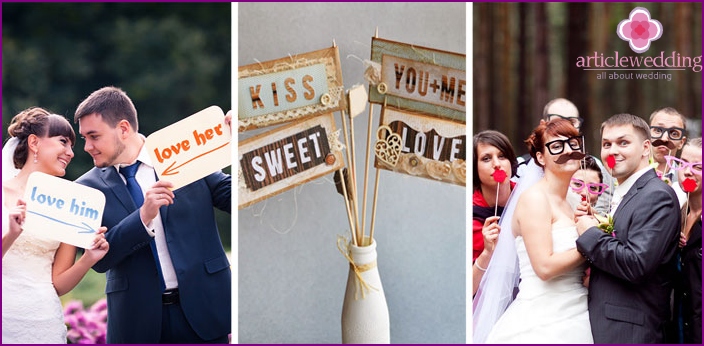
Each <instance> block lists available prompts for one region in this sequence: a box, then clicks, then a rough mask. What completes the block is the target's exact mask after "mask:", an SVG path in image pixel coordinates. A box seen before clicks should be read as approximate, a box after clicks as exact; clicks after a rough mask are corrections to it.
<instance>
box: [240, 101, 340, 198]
mask: <svg viewBox="0 0 704 346" xmlns="http://www.w3.org/2000/svg"><path fill="white" fill-rule="evenodd" d="M337 137H338V134H337V132H336V131H335V120H334V118H333V115H332V113H328V114H325V115H320V116H317V117H314V118H311V119H308V120H304V121H300V122H297V123H294V124H291V125H286V126H284V127H281V128H277V129H275V130H273V131H269V132H267V133H262V134H260V135H257V136H255V137H252V138H248V139H246V140H243V141H240V143H239V150H238V152H239V155H240V158H239V161H240V169H239V176H238V192H237V197H238V199H239V203H238V206H239V208H240V209H241V208H244V207H246V206H249V205H251V204H254V203H256V202H259V201H261V200H264V199H266V198H268V197H271V196H273V195H276V194H279V193H281V192H284V191H286V190H289V189H292V188H294V187H296V186H298V185H301V184H303V183H306V182H308V181H310V180H313V179H316V178H318V177H320V176H322V175H325V174H328V173H331V172H333V171H336V170H338V169H340V168H342V166H343V161H342V152H341V148H342V144H340V142H339V139H338V138H337Z"/></svg>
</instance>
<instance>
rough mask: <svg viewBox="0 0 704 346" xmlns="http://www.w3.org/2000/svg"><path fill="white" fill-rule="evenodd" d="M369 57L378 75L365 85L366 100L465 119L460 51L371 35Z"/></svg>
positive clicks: (463, 72) (463, 76) (464, 95)
mask: <svg viewBox="0 0 704 346" xmlns="http://www.w3.org/2000/svg"><path fill="white" fill-rule="evenodd" d="M371 60H372V61H375V62H377V63H379V64H380V65H381V75H380V82H379V83H378V84H377V85H376V86H370V87H369V102H372V103H380V104H384V103H386V104H388V105H393V106H394V107H397V108H401V109H407V110H412V111H416V112H421V113H425V114H429V115H433V116H437V117H440V118H447V119H452V120H455V121H461V122H465V121H466V111H467V80H466V72H465V70H466V67H465V66H466V62H465V55H464V54H457V53H451V52H446V51H441V50H436V49H431V48H425V47H420V46H415V45H411V44H406V43H398V42H393V41H388V40H383V39H380V38H372V59H371ZM385 101H386V102H385Z"/></svg>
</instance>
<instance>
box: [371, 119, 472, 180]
mask: <svg viewBox="0 0 704 346" xmlns="http://www.w3.org/2000/svg"><path fill="white" fill-rule="evenodd" d="M379 129H380V130H379V131H378V133H377V142H376V144H375V147H374V152H375V154H376V161H375V166H376V167H377V168H382V169H386V170H390V171H394V172H398V173H404V174H409V175H413V176H418V177H423V178H429V179H434V180H439V181H442V182H447V183H453V184H457V185H462V186H466V184H467V164H466V160H467V150H466V147H467V143H466V142H467V135H466V129H465V124H463V123H460V122H455V121H449V120H445V119H439V118H435V117H430V116H427V115H424V114H419V113H412V112H408V111H402V110H399V109H395V108H393V107H388V106H387V107H384V108H383V109H382V112H381V126H380V127H379Z"/></svg>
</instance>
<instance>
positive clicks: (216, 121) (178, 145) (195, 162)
mask: <svg viewBox="0 0 704 346" xmlns="http://www.w3.org/2000/svg"><path fill="white" fill-rule="evenodd" d="M231 139H232V134H231V130H230V127H229V126H228V125H227V124H225V114H224V113H223V111H222V109H220V107H218V106H210V107H208V108H206V109H204V110H202V111H200V112H198V113H196V114H193V115H191V116H189V117H188V118H185V119H183V120H181V121H179V122H176V123H174V124H171V125H169V126H167V127H165V128H163V129H161V130H159V131H156V132H154V133H152V134H151V135H149V137H147V141H146V144H145V145H146V146H147V151H148V152H149V157H150V158H151V159H152V164H153V165H154V169H155V170H156V174H157V175H158V176H159V179H160V180H166V181H169V182H171V183H173V184H174V188H173V189H174V190H176V189H178V188H180V187H183V186H185V185H188V184H190V183H192V182H194V181H196V180H198V179H200V178H203V177H205V176H207V175H208V174H211V173H214V172H217V171H219V170H221V169H223V168H225V167H227V166H229V165H231V164H232V157H231V155H232V149H231V146H230V141H231Z"/></svg>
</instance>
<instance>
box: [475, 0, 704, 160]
mask: <svg viewBox="0 0 704 346" xmlns="http://www.w3.org/2000/svg"><path fill="white" fill-rule="evenodd" d="M636 6H641V7H645V8H647V9H648V10H649V11H650V14H651V18H652V19H656V20H658V21H660V23H661V24H662V26H663V34H662V37H661V38H660V39H658V40H657V41H654V42H653V43H652V44H651V47H650V49H649V50H648V51H647V52H645V53H643V54H637V53H635V52H633V51H632V50H631V49H630V48H629V46H628V42H626V41H623V40H621V39H620V38H619V37H618V36H617V34H616V27H617V26H618V24H619V22H620V21H621V20H623V19H627V18H628V16H629V14H630V12H631V10H633V8H635V7H636ZM473 16H474V30H473V35H474V41H473V45H474V51H473V58H474V85H473V88H474V109H473V111H474V113H473V126H474V128H473V132H474V133H477V132H479V131H482V130H486V129H495V130H498V131H500V132H502V133H504V134H506V135H507V136H508V138H509V139H510V140H511V142H512V143H513V146H514V149H516V151H517V154H518V155H520V154H523V153H525V152H526V149H525V145H523V140H524V139H525V138H527V137H528V135H529V134H530V133H531V131H532V130H533V128H534V127H535V126H536V125H537V124H538V123H539V121H540V118H541V115H542V112H543V107H544V106H545V104H546V103H547V102H548V101H549V100H551V99H554V98H556V97H564V98H567V99H569V100H571V101H572V102H574V104H575V105H576V106H577V108H578V109H579V112H580V116H581V117H582V118H584V119H585V124H584V125H583V128H582V131H583V132H584V134H585V136H586V137H585V138H586V147H587V151H588V152H590V153H592V154H596V155H597V156H598V155H599V154H598V153H599V142H600V140H601V139H600V136H599V127H600V126H601V122H602V121H604V120H606V119H607V118H608V117H610V116H611V115H614V114H617V113H631V114H635V115H637V116H640V117H642V118H644V119H645V120H646V121H648V119H649V117H650V114H651V113H652V112H653V111H654V110H655V109H657V108H660V107H664V106H670V107H674V108H675V109H677V110H679V111H680V112H681V113H682V114H684V115H685V116H686V117H687V118H689V121H688V124H687V125H688V126H687V127H688V132H689V136H690V137H693V136H697V135H700V134H701V126H700V125H701V118H702V72H701V70H700V71H699V72H693V71H692V69H691V68H686V70H685V71H661V73H669V74H671V75H672V80H671V81H668V80H667V79H665V80H662V79H660V80H646V81H643V80H609V79H606V80H599V79H597V76H596V75H597V73H599V72H600V71H584V70H583V68H581V67H577V66H576V62H577V57H580V56H582V57H583V56H594V52H598V53H599V54H601V53H603V54H604V56H605V57H607V56H614V54H615V53H614V52H618V54H619V56H641V57H643V56H653V57H654V56H659V55H660V52H661V51H663V52H664V56H665V57H668V56H671V54H672V52H673V51H675V52H677V53H679V54H680V55H682V56H688V57H692V58H694V57H699V59H700V60H701V55H702V37H701V32H702V27H701V18H702V4H701V3H475V4H474V8H473ZM700 64H701V61H700ZM700 66H701V65H700ZM592 67H594V66H592ZM607 72H613V71H607ZM630 72H635V73H637V72H646V71H619V73H630Z"/></svg>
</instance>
